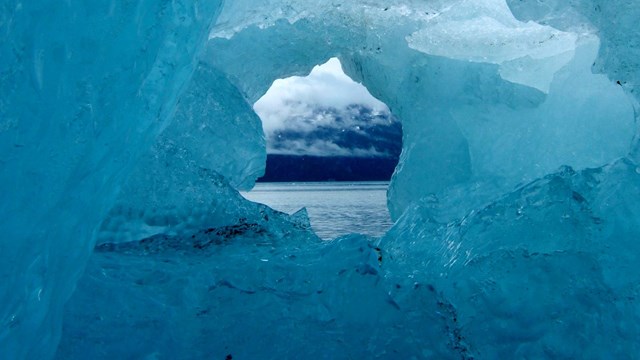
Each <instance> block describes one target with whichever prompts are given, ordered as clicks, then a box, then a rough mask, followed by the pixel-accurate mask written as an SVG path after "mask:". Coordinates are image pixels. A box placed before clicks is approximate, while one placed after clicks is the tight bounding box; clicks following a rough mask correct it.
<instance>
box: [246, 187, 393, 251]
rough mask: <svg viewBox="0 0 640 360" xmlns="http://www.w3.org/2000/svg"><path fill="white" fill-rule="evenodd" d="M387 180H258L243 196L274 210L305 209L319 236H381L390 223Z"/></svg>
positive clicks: (329, 237)
mask: <svg viewBox="0 0 640 360" xmlns="http://www.w3.org/2000/svg"><path fill="white" fill-rule="evenodd" d="M388 186H389V183H388V182H319V183H258V184H257V185H256V187H255V188H254V189H253V190H251V191H250V192H242V193H241V194H242V196H244V197H245V198H247V199H249V200H251V201H255V202H259V203H263V204H266V205H268V206H270V207H272V208H274V209H276V210H279V211H282V212H286V213H289V214H291V213H294V212H296V211H297V210H299V209H300V208H302V207H306V208H307V211H308V212H309V218H310V220H311V226H312V227H313V229H314V231H315V232H316V233H317V234H318V236H320V237H321V238H323V239H333V238H335V237H337V236H340V235H345V234H350V233H360V234H366V235H370V236H375V237H379V236H382V235H383V234H384V233H385V232H386V231H387V230H388V229H389V227H390V226H391V224H392V222H391V218H390V217H389V211H388V210H387V195H386V194H387V187H388Z"/></svg>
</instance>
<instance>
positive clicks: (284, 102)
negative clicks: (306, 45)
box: [253, 58, 388, 136]
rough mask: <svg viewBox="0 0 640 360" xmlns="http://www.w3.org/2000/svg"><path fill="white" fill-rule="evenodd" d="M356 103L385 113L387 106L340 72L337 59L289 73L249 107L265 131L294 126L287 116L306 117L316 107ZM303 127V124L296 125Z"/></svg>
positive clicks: (338, 107)
mask: <svg viewBox="0 0 640 360" xmlns="http://www.w3.org/2000/svg"><path fill="white" fill-rule="evenodd" d="M351 104H359V105H363V106H366V107H369V108H371V109H373V110H374V111H378V112H388V108H387V106H386V105H385V104H384V103H383V102H381V101H380V100H378V99H376V98H374V97H373V96H372V95H371V94H369V92H368V91H367V89H366V88H365V87H364V86H363V85H362V84H359V83H357V82H355V81H353V80H351V78H349V77H348V76H347V75H345V73H344V72H343V71H342V66H341V65H340V61H339V60H338V59H337V58H331V59H329V61H327V62H326V63H325V64H322V65H318V66H316V67H314V68H313V70H311V73H310V74H309V75H308V76H306V77H300V76H292V77H290V78H286V79H278V80H276V81H274V82H273V85H272V86H271V88H270V89H269V90H268V91H267V93H266V94H265V95H264V96H263V97H262V98H260V99H259V100H258V101H257V102H256V103H255V104H254V106H253V108H254V110H255V111H256V113H257V114H258V116H260V118H261V119H262V127H263V129H264V132H265V134H267V136H268V134H269V133H273V132H274V131H276V130H279V129H285V128H289V127H291V126H295V125H296V124H295V121H293V122H292V121H291V119H294V120H295V119H301V118H307V117H309V115H312V114H313V111H314V109H317V108H336V109H343V108H346V107H347V106H349V105H351ZM313 119H314V122H317V123H312V124H306V125H311V126H313V125H314V124H315V125H316V126H317V125H322V124H326V123H327V122H331V119H328V118H325V119H323V118H321V117H317V116H316V117H313ZM298 125H299V126H304V125H303V124H298Z"/></svg>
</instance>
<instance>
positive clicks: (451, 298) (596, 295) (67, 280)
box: [0, 0, 640, 359]
mask: <svg viewBox="0 0 640 360" xmlns="http://www.w3.org/2000/svg"><path fill="white" fill-rule="evenodd" d="M507 5H508V7H507ZM218 13H219V14H218ZM218 15H219V16H218ZM638 19H640V5H639V4H638V3H637V1H634V0H623V1H618V2H616V4H615V6H612V5H611V3H610V2H605V1H603V0H583V1H580V0H576V1H571V2H566V1H559V0H557V1H554V0H549V1H534V0H531V1H528V0H525V1H512V0H509V1H504V2H503V1H501V0H500V1H499V0H491V1H489V0H487V1H481V0H451V1H446V0H437V1H430V2H424V1H417V0H416V1H412V0H407V1H400V2H396V3H394V4H393V5H388V4H386V3H384V2H381V1H377V0H367V1H361V2H344V3H343V2H340V1H337V2H336V1H318V2H313V3H310V2H308V1H301V0H300V1H298V0H290V1H285V2H282V1H279V0H269V1H266V0H265V1H258V2H256V1H243V0H238V1H228V2H224V4H221V3H220V2H216V1H213V2H210V1H207V2H201V1H196V0H194V1H187V0H178V1H159V2H138V3H130V2H124V3H118V2H107V3H104V4H94V3H91V4H89V3H88V2H76V1H69V2H64V3H60V2H59V1H57V2H54V1H39V2H22V1H15V0H7V1H4V2H2V4H0V33H1V34H2V42H1V43H0V89H1V91H2V93H1V94H0V95H1V96H0V161H1V164H2V166H0V184H2V189H3V191H2V201H0V216H1V217H2V219H3V222H2V223H1V225H0V226H1V228H0V230H1V233H2V240H0V278H2V279H3V284H2V286H0V304H1V305H2V307H1V308H0V350H1V351H2V354H3V356H5V357H7V358H12V359H13V358H15V359H21V358H47V357H51V356H54V351H55V348H56V344H57V343H58V341H59V336H60V328H61V326H62V315H63V311H62V307H63V304H64V303H65V302H66V301H67V300H68V299H69V297H70V296H71V294H72V290H73V289H74V287H75V286H76V284H77V290H76V291H75V293H74V295H73V297H72V298H71V300H69V304H68V306H67V307H66V309H65V311H64V313H65V318H66V322H65V324H64V336H63V339H62V340H61V346H60V347H59V349H58V355H57V356H58V357H59V358H98V359H99V358H113V357H134V358H150V359H151V358H155V359H162V358H201V357H216V358H224V357H226V355H228V354H229V355H233V356H234V357H236V358H265V357H268V358H271V357H275V358H277V357H281V358H293V357H301V358H331V359H337V358H412V357H414V358H513V357H516V358H519V357H529V358H541V357H554V358H577V357H586V358H607V357H613V358H633V357H634V356H635V354H637V353H638V352H639V350H640V345H639V342H638V340H637V339H639V338H640V334H639V333H638V332H639V328H638V325H637V324H638V323H639V322H638V320H640V319H639V316H640V307H639V305H638V300H637V299H638V295H639V294H638V291H640V288H639V287H638V281H639V280H640V273H639V271H638V269H637V266H636V263H637V260H636V259H637V254H638V251H640V249H639V248H638V241H637V239H638V238H639V236H638V235H640V234H638V233H637V232H638V229H639V228H640V226H639V224H638V219H639V218H640V209H638V205H637V204H638V201H637V199H638V196H640V190H639V188H638V184H640V179H639V178H638V176H639V175H638V174H639V173H640V170H639V169H640V167H639V166H638V162H637V161H638V157H637V156H638V146H637V139H638V136H637V123H636V122H637V115H636V114H637V111H636V110H635V109H637V105H638V91H639V90H638V84H640V64H639V63H638V61H639V60H638V59H640V56H639V54H638V51H639V50H638V49H640V46H638V44H639V43H640V37H639V36H638V32H637V31H636V27H637V20H638ZM212 22H213V25H212ZM461 24H463V25H465V26H464V27H462V28H461ZM207 36H208V37H209V40H208V41H207V40H206V39H207ZM495 40H499V41H497V42H495V43H494V42H492V41H495ZM487 46H490V47H491V49H488V48H487ZM205 47H206V51H205V52H202V51H201V50H203V48H205ZM331 57H338V58H339V59H340V61H341V63H342V65H343V67H344V69H345V71H346V73H347V74H348V75H349V76H350V77H352V78H353V79H355V80H357V81H359V82H362V83H363V84H364V85H365V86H366V87H367V88H368V90H369V91H370V92H371V93H372V95H374V96H375V97H376V98H378V99H380V100H382V101H383V102H385V103H386V104H387V105H388V106H389V108H390V109H391V111H392V112H393V113H394V114H395V115H396V116H397V117H398V118H399V119H400V120H401V121H402V123H403V133H404V134H403V137H404V138H403V153H402V155H401V162H400V164H399V166H398V168H397V169H396V173H395V175H394V178H393V182H392V185H391V188H390V191H389V207H390V211H391V213H392V215H393V216H394V218H395V219H398V222H397V224H396V225H395V226H394V228H393V229H392V230H391V231H390V232H389V233H388V234H387V235H386V236H385V237H384V238H383V239H382V240H379V241H378V243H377V244H374V243H373V240H372V239H368V238H365V237H362V236H358V235H352V236H347V237H344V238H342V239H337V240H335V241H331V242H322V241H320V240H319V239H318V238H317V237H316V236H315V235H314V234H313V233H311V232H310V230H309V229H308V228H307V226H305V224H306V221H305V219H304V215H303V214H298V215H296V216H293V217H290V216H288V215H286V214H281V213H277V212H274V211H272V210H269V209H267V208H265V207H261V206H259V205H255V204H252V203H249V202H246V201H245V200H243V199H242V198H241V197H240V196H239V195H238V194H237V191H236V189H238V188H247V187H250V186H251V184H252V182H253V180H254V179H255V177H256V176H258V175H259V173H260V171H261V169H262V166H263V163H262V162H263V159H264V140H263V139H262V134H261V130H260V126H259V125H260V124H259V123H258V122H257V118H256V116H255V114H253V111H252V109H251V107H250V105H249V104H252V103H254V102H255V101H256V100H257V99H258V98H259V97H260V96H262V94H264V92H265V91H266V90H267V89H268V88H269V86H270V85H271V83H272V82H273V80H275V79H277V78H284V77H287V76H291V75H301V74H304V73H308V72H309V71H310V70H311V68H312V67H313V66H314V65H316V64H319V63H322V62H324V61H326V60H327V59H329V58H331ZM194 73H195V77H192V75H193V74H194ZM96 239H99V241H98V243H97V246H96ZM92 249H95V251H94V253H93V256H92V257H91V259H90V260H89V256H90V254H91V253H92ZM85 267H86V269H87V271H86V274H85V276H84V277H83V278H82V279H81V280H80V281H79V282H78V278H79V277H80V275H81V274H82V272H83V270H84V269H85Z"/></svg>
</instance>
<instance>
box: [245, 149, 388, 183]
mask: <svg viewBox="0 0 640 360" xmlns="http://www.w3.org/2000/svg"><path fill="white" fill-rule="evenodd" d="M397 164H398V158H365V157H343V156H327V157H322V156H310V155H276V154H270V155H267V166H266V170H265V175H264V176H263V177H261V178H260V179H258V180H257V182H259V183H266V182H344V181H347V182H348V181H389V180H390V179H391V175H393V171H394V170H395V167H396V165H397Z"/></svg>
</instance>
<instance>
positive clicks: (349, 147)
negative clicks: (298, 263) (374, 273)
mask: <svg viewBox="0 0 640 360" xmlns="http://www.w3.org/2000/svg"><path fill="white" fill-rule="evenodd" d="M253 108H254V110H255V112H256V113H257V114H258V116H259V117H260V119H261V121H262V128H263V131H264V133H265V138H266V146H267V163H266V168H265V174H264V175H263V176H262V177H260V178H258V179H257V183H256V186H255V187H254V188H253V189H252V190H251V191H249V192H241V194H242V195H243V196H244V197H245V198H247V199H249V200H252V201H255V202H258V203H263V204H266V205H268V206H270V207H271V208H273V209H276V210H279V211H283V212H286V213H294V212H296V211H298V210H300V209H301V208H305V210H306V211H307V213H308V215H309V220H310V222H311V227H312V229H313V230H314V231H315V232H316V233H317V234H318V235H319V236H320V237H322V238H324V239H334V238H336V237H338V236H340V235H347V234H350V233H361V234H366V235H370V236H375V237H380V236H382V235H383V234H384V233H385V232H386V231H387V230H388V229H389V227H390V226H391V224H392V222H391V218H390V216H389V212H388V209H387V197H386V193H387V188H388V184H389V181H390V180H391V176H392V174H393V171H394V169H395V167H396V165H397V164H398V158H399V156H400V152H401V149H402V127H401V124H400V121H399V120H398V119H397V118H396V117H395V116H393V114H392V113H391V111H390V110H389V108H388V107H387V106H386V105H385V104H384V103H383V102H381V101H380V100H378V99H376V98H374V97H373V96H372V95H371V94H370V93H369V92H368V91H367V89H366V88H365V87H364V86H363V85H362V84H360V83H357V82H355V81H353V80H352V79H351V78H350V77H348V76H347V75H345V74H344V72H343V70H342V67H341V64H340V60H339V59H338V58H331V59H329V60H327V61H326V62H323V63H322V64H319V65H316V66H315V67H313V69H311V71H310V72H309V73H308V74H307V75H306V76H292V77H288V78H284V79H277V80H275V81H274V82H273V84H272V85H271V87H270V88H269V90H267V92H266V93H265V94H264V95H263V96H262V97H261V98H260V99H258V101H256V103H255V104H254V106H253Z"/></svg>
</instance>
